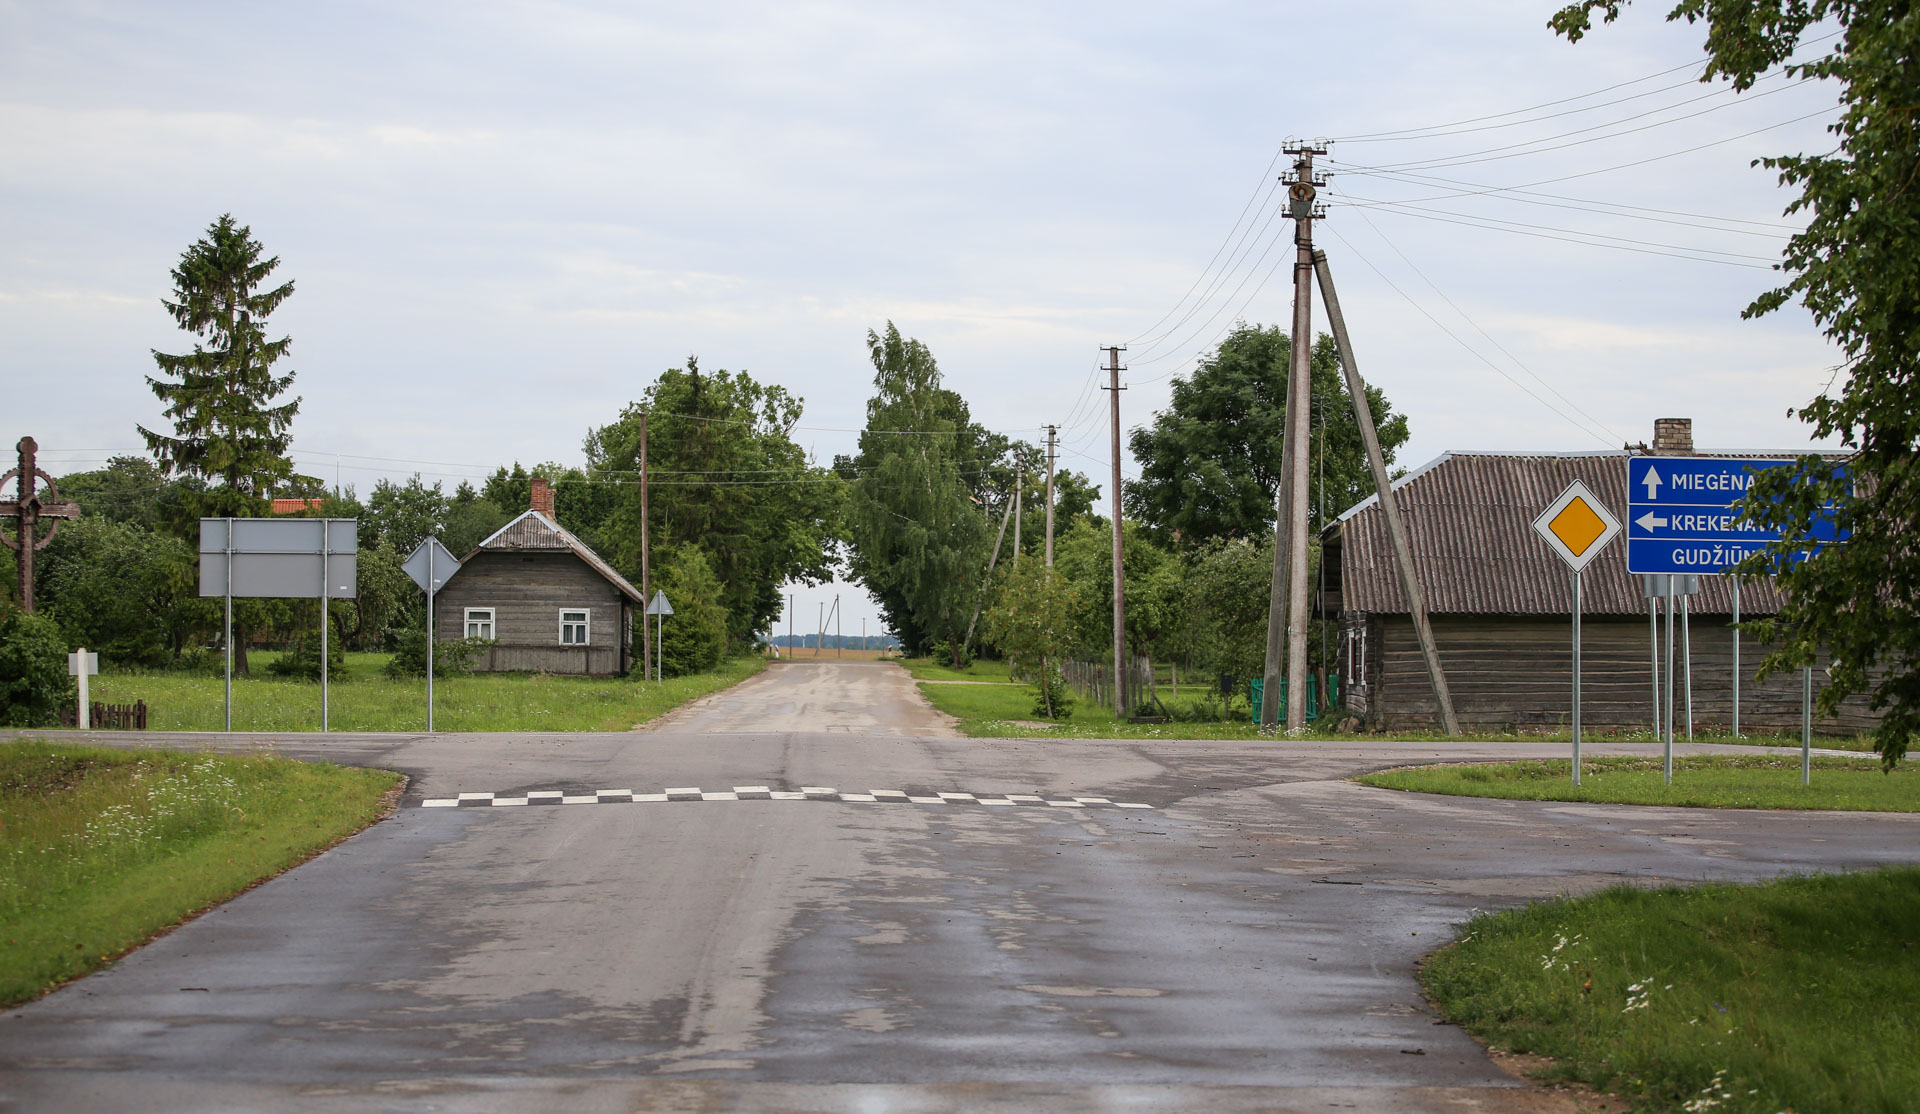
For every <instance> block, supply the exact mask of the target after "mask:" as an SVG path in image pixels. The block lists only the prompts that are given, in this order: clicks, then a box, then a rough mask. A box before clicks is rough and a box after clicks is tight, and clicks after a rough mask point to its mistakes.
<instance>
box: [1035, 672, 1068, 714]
mask: <svg viewBox="0 0 1920 1114" xmlns="http://www.w3.org/2000/svg"><path fill="white" fill-rule="evenodd" d="M1034 684H1035V687H1037V688H1038V689H1039V692H1037V693H1035V694H1034V698H1033V714H1034V715H1035V716H1036V717H1038V718H1040V719H1068V718H1070V717H1072V715H1073V690H1072V689H1070V688H1068V687H1067V682H1066V679H1065V678H1064V677H1062V676H1060V674H1059V673H1058V672H1054V671H1049V672H1048V673H1047V675H1046V676H1044V677H1042V678H1040V679H1039V680H1038V681H1036V682H1034Z"/></svg>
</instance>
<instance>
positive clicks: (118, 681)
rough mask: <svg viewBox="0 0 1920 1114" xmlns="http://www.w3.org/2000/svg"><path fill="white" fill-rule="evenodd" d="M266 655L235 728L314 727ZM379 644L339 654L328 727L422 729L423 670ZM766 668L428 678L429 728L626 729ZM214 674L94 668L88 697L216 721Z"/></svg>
mask: <svg viewBox="0 0 1920 1114" xmlns="http://www.w3.org/2000/svg"><path fill="white" fill-rule="evenodd" d="M274 656H275V655H272V654H263V653H255V654H253V655H252V657H253V662H252V664H253V668H254V676H252V677H244V678H242V677H236V678H234V682H233V727H234V730H236V731H318V730H320V685H319V683H318V682H315V681H294V680H288V679H285V678H280V677H274V676H272V675H271V674H269V673H267V672H266V669H265V666H266V663H267V662H268V661H271V660H272V659H273V657H274ZM386 660H387V655H385V654H348V655H347V670H348V675H349V676H348V679H346V680H343V681H335V682H333V683H332V685H331V686H330V689H331V692H330V694H329V697H330V699H329V704H330V708H331V710H330V714H329V721H330V726H331V727H332V729H333V730H335V731H424V730H426V728H427V682H426V679H425V678H424V677H422V678H416V679H410V680H405V681H394V680H389V679H388V678H386V677H385V676H382V675H381V673H380V669H381V667H382V666H383V665H385V664H386ZM764 668H766V662H765V660H763V659H761V658H758V657H746V658H736V659H734V660H732V661H727V662H722V663H721V664H720V667H719V668H718V669H717V670H715V671H714V672H712V673H702V674H698V675H695V676H691V677H672V678H669V679H667V680H665V681H658V682H653V681H642V680H640V679H639V678H638V677H629V678H619V677H614V678H589V677H563V676H555V675H550V674H530V673H489V674H474V675H471V676H466V677H450V678H445V679H442V680H437V681H435V682H434V685H433V688H434V694H433V695H434V724H433V725H434V728H435V729H436V730H439V731H626V730H629V729H630V728H632V727H634V726H635V725H636V724H641V723H645V722H646V721H648V720H650V719H653V718H655V717H656V716H659V715H662V714H664V713H666V712H669V711H672V710H673V709H674V708H677V707H679V706H680V705H682V704H685V703H686V702H688V701H689V700H695V699H698V698H700V697H702V696H705V695H707V694H708V693H712V692H717V691H719V690H720V689H723V688H726V687H728V686H729V685H733V684H736V683H738V682H740V681H743V680H745V679H746V678H748V677H751V676H752V675H754V674H755V673H758V672H760V671H761V670H762V669H764ZM223 683H224V682H223V679H222V678H221V677H220V676H219V675H218V674H211V675H209V674H189V673H172V672H126V673H102V674H101V675H100V676H98V677H95V678H94V679H93V684H92V690H93V691H92V696H93V699H95V700H98V701H101V702H104V703H109V704H131V703H133V702H134V701H135V700H144V701H146V703H147V707H148V709H149V713H148V715H149V718H148V721H147V726H148V729H149V730H154V731H218V730H220V729H221V727H222V725H223V709H224V706H225V705H224V700H223V694H222V686H223Z"/></svg>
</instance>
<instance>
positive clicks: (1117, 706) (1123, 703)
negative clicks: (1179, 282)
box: [1101, 345, 1127, 716]
mask: <svg viewBox="0 0 1920 1114" xmlns="http://www.w3.org/2000/svg"><path fill="white" fill-rule="evenodd" d="M1126 350H1127V349H1126V346H1125V345H1117V346H1116V345H1109V346H1108V347H1107V374H1108V376H1109V377H1110V378H1111V383H1110V385H1108V386H1106V387H1102V388H1101V389H1102V390H1106V391H1112V392H1113V395H1112V398H1113V407H1112V410H1113V714H1114V715H1116V716H1125V715H1126V714H1127V589H1126V584H1125V579H1126V578H1125V573H1124V566H1123V564H1122V562H1121V555H1120V392H1121V391H1124V390H1126V388H1125V387H1122V386H1121V385H1120V373H1121V372H1123V371H1125V370H1127V369H1126V368H1123V367H1121V366H1120V353H1122V352H1125V351H1126Z"/></svg>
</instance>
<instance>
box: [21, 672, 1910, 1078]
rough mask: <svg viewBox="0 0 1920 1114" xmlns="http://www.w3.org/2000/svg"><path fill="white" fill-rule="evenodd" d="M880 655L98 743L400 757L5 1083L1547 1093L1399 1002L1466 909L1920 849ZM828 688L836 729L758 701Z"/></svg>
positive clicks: (45, 1014)
mask: <svg viewBox="0 0 1920 1114" xmlns="http://www.w3.org/2000/svg"><path fill="white" fill-rule="evenodd" d="M855 670H862V671H882V672H878V673H873V674H871V675H867V674H853V673H850V671H855ZM903 678H904V674H900V673H899V671H898V670H897V669H895V668H894V667H891V666H887V665H881V664H869V663H847V664H844V665H835V664H833V663H830V662H827V663H821V664H819V665H813V664H807V663H799V664H790V665H785V666H781V667H778V668H776V669H774V670H770V671H769V672H768V673H767V674H764V675H763V676H762V677H760V678H756V679H755V680H754V681H753V682H750V683H749V684H746V685H743V686H740V687H738V688H736V689H735V690H732V691H731V693H730V694H728V695H726V696H723V697H722V698H720V699H715V700H710V701H708V702H705V706H704V707H701V708H697V709H691V710H689V711H688V712H686V713H682V714H681V715H680V716H678V717H676V720H677V722H672V723H668V724H666V725H663V726H661V727H659V728H657V729H655V730H652V731H645V732H629V733H623V734H606V735H545V736H528V735H437V736H403V735H394V736H359V735H357V736H324V737H323V736H312V735H304V736H278V737H272V738H252V737H249V738H240V737H224V736H173V737H157V736H127V737H125V738H126V739H127V741H129V742H136V743H146V744H155V743H158V744H160V745H170V746H183V747H201V746H209V747H213V748H215V749H245V748H252V747H259V746H271V747H273V748H275V749H277V750H279V751H280V752H282V753H286V754H289V755H291V756H294V757H326V758H330V759H332V760H334V761H340V762H346V763H354V764H364V765H374V766H382V767H386V768H391V769H397V770H401V771H403V772H405V773H407V774H408V775H409V776H410V777H411V778H412V783H411V785H410V786H409V789H408V792H407V795H406V797H405V799H404V801H403V803H402V805H401V807H400V808H399V809H398V810H397V811H396V812H395V813H394V815H393V816H392V817H391V818H390V819H388V820H386V821H384V822H382V823H380V824H378V825H375V826H374V827H373V828H371V829H369V830H367V831H366V832H364V833H362V834H361V835H359V836H357V837H355V838H353V839H351V840H349V841H347V842H346V843H344V844H342V845H341V846H340V847H338V848H336V849H335V850H333V851H331V852H329V853H327V854H325V855H323V856H321V857H319V858H318V859H316V860H314V861H313V862H311V863H309V864H307V865H305V866H302V867H300V868H299V869H297V870H294V871H291V872H289V873H288V874H286V875H284V876H282V877H280V878H277V879H275V880H273V881H271V882H269V883H267V884H265V885H263V886H261V887H259V888H257V889H255V890H253V891H251V892H249V893H247V894H244V895H242V896H241V897H239V898H237V899H235V900H234V901H232V902H229V903H227V904H226V905H224V906H222V907H220V908H218V909H216V910H214V911H212V912H210V913H208V914H207V915H205V916H203V917H201V918H199V919H198V920H195V921H193V922H191V923H189V924H187V925H184V926H182V927H181V928H180V929H179V930H177V931H175V932H173V933H171V934H169V935H167V936H165V937H162V938H161V939H159V940H157V941H155V942H154V943H152V944H150V945H149V946H147V947H146V948H143V949H141V950H140V951H138V952H135V953H133V954H132V955H130V956H128V957H127V958H125V959H124V960H122V961H121V962H119V963H117V964H115V965H114V966H113V967H112V968H110V969H108V970H105V971H102V972H100V973H99V974H96V975H94V976H92V977H90V978H87V979H84V980H81V981H80V982H77V983H75V984H73V985H71V986H69V987H66V988H64V989H62V990H60V991H58V992H56V993H54V994H52V995H49V996H48V997H46V998H44V999H41V1000H40V1001H37V1002H34V1003H31V1004H29V1005H27V1006H24V1007H21V1008H18V1009H15V1010H12V1011H9V1012H7V1013H5V1014H3V1015H0V1111H9V1112H10V1111H16V1110H17V1111H41V1110H102V1111H115V1110H140V1111H155V1110H189V1109H191V1110H255V1109H302V1110H306V1109H311V1110H320V1111H332V1110H364V1109H393V1110H545V1109H553V1108H555V1107H556V1106H559V1105H562V1104H564V1105H566V1106H567V1107H568V1108H569V1109H579V1110H589V1111H592V1110H622V1111H624V1110H687V1111H707V1110H716V1111H717V1110H727V1111H816V1110H818V1111H853V1110H860V1111H866V1110H884V1111H903V1112H905V1111H911V1112H916V1114H917V1112H934V1111H962V1110H965V1111H974V1110H1002V1109H1004V1110H1009V1111H1011V1110H1022V1111H1024V1110H1060V1111H1080V1110H1086V1111H1095V1110H1101V1111H1104V1110H1128V1111H1158V1110H1183V1111H1188V1110H1200V1109H1205V1110H1209V1111H1243V1110H1245V1111H1252V1110H1261V1111H1291V1110H1316V1111H1319V1110H1327V1109H1330V1108H1332V1109H1361V1110H1399V1111H1428V1110H1432V1111H1441V1110H1446V1111H1459V1110H1485V1111H1543V1110H1551V1109H1557V1108H1559V1107H1556V1106H1555V1105H1554V1104H1555V1103H1556V1102H1560V1101H1562V1100H1558V1099H1556V1098H1555V1097H1554V1096H1549V1095H1544V1094H1542V1093H1539V1092H1537V1091H1535V1090H1533V1089H1532V1088H1530V1087H1527V1086H1525V1085H1523V1084H1521V1083H1520V1082H1519V1081H1517V1080H1516V1079H1514V1078H1513V1077H1512V1076H1510V1075H1508V1074H1507V1073H1505V1072H1503V1071H1502V1070H1501V1069H1500V1068H1499V1067H1497V1066H1496V1065H1495V1064H1494V1063H1493V1062H1492V1061H1491V1060H1489V1058H1488V1057H1487V1055H1486V1054H1485V1053H1484V1052H1483V1051H1482V1050H1481V1049H1480V1048H1479V1046H1478V1045H1477V1044H1475V1043H1474V1042H1473V1041H1472V1040H1471V1039H1470V1038H1468V1037H1467V1036H1466V1035H1465V1034H1463V1033H1461V1032H1460V1031H1459V1030H1457V1029H1455V1028H1453V1027H1451V1026H1446V1025H1440V1024H1436V1023H1435V1020H1434V1018H1433V1016H1432V1014H1431V1012H1430V1011H1429V1009H1428V1007H1427V1006H1426V1005H1425V1003H1424V1002H1423V1001H1422V999H1421V996H1420V993H1419V989H1418V986H1417V984H1416V983H1415V980H1414V977H1413V972H1414V967H1415V965H1416V964H1417V962H1418V961H1419V959H1420V957H1421V956H1422V955H1424V954H1426V953H1427V952H1429V951H1431V950H1432V949H1433V948H1434V947H1436V946H1438V945H1440V944H1441V943H1443V942H1445V941H1446V940H1448V939H1449V938H1450V936H1451V932H1452V926H1453V925H1455V924H1457V923H1458V922H1459V921H1460V920H1462V919H1463V918H1465V917H1466V916H1467V915H1468V914H1469V913H1470V911H1472V910H1474V909H1476V908H1481V909H1490V908H1496V907H1504V906H1508V905H1513V904H1518V903H1521V902H1524V901H1527V900H1530V899H1533V898H1537V897H1543V896H1548V895H1552V894H1556V893H1564V892H1582V891H1586V890H1590V889H1593V888H1596V887H1599V886H1603V885H1607V884H1611V883H1614V882H1619V881H1623V880H1624V881H1634V882H1646V883H1653V882H1659V881H1672V882H1692V881H1699V880H1708V879H1714V880H1758V879H1764V878H1770V877H1775V876H1778V875H1781V874H1786V873H1793V872H1805V871H1819V870H1843V869H1867V868H1872V867H1876V866H1880V865H1885V864H1890V863H1896V862H1912V861H1915V860H1916V859H1920V851H1916V850H1915V848H1916V847H1920V841H1916V839H1915V836H1916V835H1920V817H1914V816H1908V815H1885V814H1859V813H1852V814H1840V813H1789V812H1743V811H1729V810H1713V811H1710V810H1686V809H1662V808H1627V807H1611V806H1598V805H1570V804H1552V803H1538V802H1523V801H1499V800H1483V799H1467V798H1439V797H1429V796H1421V795H1412V794H1398V793H1392V792H1387V791H1382V790H1374V789H1368V788H1364V787H1361V786H1358V785H1355V784H1353V783H1351V782H1348V781H1345V780H1344V778H1345V777H1347V776H1349V775H1351V774H1353V773H1356V772H1360V771H1363V770H1368V769H1377V768H1382V767H1387V766H1394V765H1404V764H1412V763H1418V762H1431V761H1439V760H1465V759H1473V758H1519V757H1539V756H1547V755H1553V756H1560V754H1561V752H1562V751H1564V747H1552V746H1542V745H1535V744H1500V743H1495V744H1444V743H1400V742H1391V741H1379V742H1373V741H1368V742H1351V743H1349V742H1339V743H1332V742H1317V741H1310V742H1287V741H1273V742H1266V741H1243V742H1178V741H1160V740H1153V741H1140V740H1133V741H1111V740H1105V741H1103V740H1048V739H1018V740H1014V739H1009V740H994V739H988V740H970V739H960V738H956V737H952V736H951V735H950V733H944V732H938V731H930V730H929V731H924V732H915V731H911V730H905V731H903V730H897V729H896V730H891V731H890V730H888V724H887V723H886V722H884V721H885V720H886V718H887V714H886V713H885V712H884V711H882V712H881V713H878V714H876V713H875V712H874V708H875V707H882V708H883V709H884V708H885V707H886V706H888V705H889V702H893V701H896V700H898V701H899V703H900V704H901V706H903V707H906V708H907V709H908V711H907V713H906V714H907V715H908V716H909V717H914V716H917V717H921V718H920V719H919V720H910V721H909V722H911V723H912V724H913V726H915V727H919V728H923V729H924V728H927V727H928V726H929V724H931V725H932V726H933V727H936V728H937V727H938V726H939V723H938V721H937V719H928V718H926V717H927V716H928V712H926V711H925V710H920V709H915V708H914V707H913V706H912V702H911V701H910V700H906V699H905V698H904V697H901V696H900V694H899V692H897V691H895V690H897V689H898V688H899V686H900V685H901V684H903V683H904V682H903ZM863 687H864V688H866V689H868V690H870V691H872V692H879V693H882V695H881V696H877V697H875V699H874V700H873V701H872V702H871V703H868V704H866V705H862V706H860V707H857V708H855V709H854V710H853V711H852V712H850V713H847V719H848V721H849V722H858V723H859V726H858V728H857V729H854V730H844V729H842V730H834V729H833V728H835V727H842V726H844V725H843V724H842V723H841V722H840V721H832V720H829V721H828V722H826V723H824V724H822V723H818V722H816V723H815V724H814V726H816V727H822V728H824V729H821V730H811V731H803V730H794V729H790V728H791V727H792V726H793V724H794V722H795V720H796V718H798V717H803V716H808V715H811V716H814V717H815V718H816V719H818V718H819V717H822V716H831V714H832V713H831V712H830V710H829V711H822V710H821V709H822V707H823V702H822V701H820V700H819V699H817V697H816V695H814V694H817V693H818V692H829V693H836V694H840V695H836V696H834V697H833V698H832V700H830V701H827V702H826V703H832V702H834V701H839V702H843V703H845V702H851V701H853V700H854V694H856V693H857V692H858V691H860V690H861V689H862V688H863ZM883 690H884V691H883ZM907 691H909V692H910V687H909V688H908V690H907ZM887 692H890V693H892V695H885V693H887ZM807 709H811V710H810V711H809V710H807ZM867 720H873V721H875V722H872V723H869V722H866V721H867ZM716 726H719V727H731V728H736V729H738V730H733V731H719V730H714V728H715V727H716ZM771 728H783V729H771ZM1696 749H1709V748H1696ZM1653 750H1654V748H1653V747H1652V746H1650V745H1634V744H1612V745H1594V746H1591V747H1590V748H1589V753H1650V752H1652V751H1653ZM694 787H705V788H704V789H697V788H694ZM876 789H877V790H881V791H886V792H889V793H897V794H899V796H898V797H893V796H882V795H881V793H880V792H876ZM602 790H614V791H615V792H616V793H617V792H625V793H626V794H627V795H628V799H627V800H626V801H621V802H617V804H618V806H619V807H608V806H607V805H606V804H602V803H600V800H599V794H600V792H601V791H602ZM674 790H683V791H685V790H691V791H692V792H693V793H695V794H700V795H699V796H696V797H688V796H686V795H685V793H684V792H683V793H682V794H680V795H679V796H678V797H676V796H675V795H674V792H673V791H674ZM821 791H824V792H821ZM544 793H558V794H560V798H561V799H564V798H566V797H573V798H576V799H577V802H576V803H577V804H578V805H581V806H584V805H586V798H588V797H589V796H591V797H592V798H593V800H594V803H593V805H592V807H569V806H567V805H560V806H558V807H533V806H532V801H533V800H534V799H535V794H544ZM763 793H764V795H762V794H763ZM827 793H831V794H834V797H832V798H829V797H827V796H826V794H827ZM463 794H471V795H478V794H490V795H493V796H490V797H488V798H487V799H488V800H489V802H490V803H489V804H487V805H485V806H474V805H466V806H464V807H463V806H462V805H460V804H459V803H458V802H460V799H461V797H462V795H463ZM643 794H644V795H651V794H660V795H662V796H663V797H665V798H666V799H663V800H660V801H652V800H648V801H645V802H642V801H641V800H640V798H641V796H642V795H643ZM707 794H717V796H713V797H709V796H707ZM776 794H783V795H784V796H776ZM943 794H944V795H943ZM729 795H731V798H732V799H729ZM849 796H851V797H855V798H858V797H871V798H873V799H872V800H858V799H846V798H847V797H849ZM503 797H518V798H522V799H526V800H528V801H529V807H497V806H496V804H494V803H492V802H495V801H497V800H499V799H501V798H503ZM915 798H918V799H915ZM1016 798H1021V799H1019V800H1016ZM1024 798H1033V800H1025V799H1024ZM539 799H541V800H546V799H551V798H544V797H543V798H539ZM447 800H453V801H455V802H456V804H455V805H454V806H451V807H448V806H443V805H435V806H431V807H429V806H428V805H427V802H430V801H447ZM999 800H1004V801H1008V802H1009V804H1006V805H995V804H992V803H991V802H993V801H999ZM1060 802H1073V804H1062V803H1060ZM1119 803H1127V804H1138V805H1143V806H1149V807H1141V808H1120V807H1115V806H1117V805H1118V804H1119Z"/></svg>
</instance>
